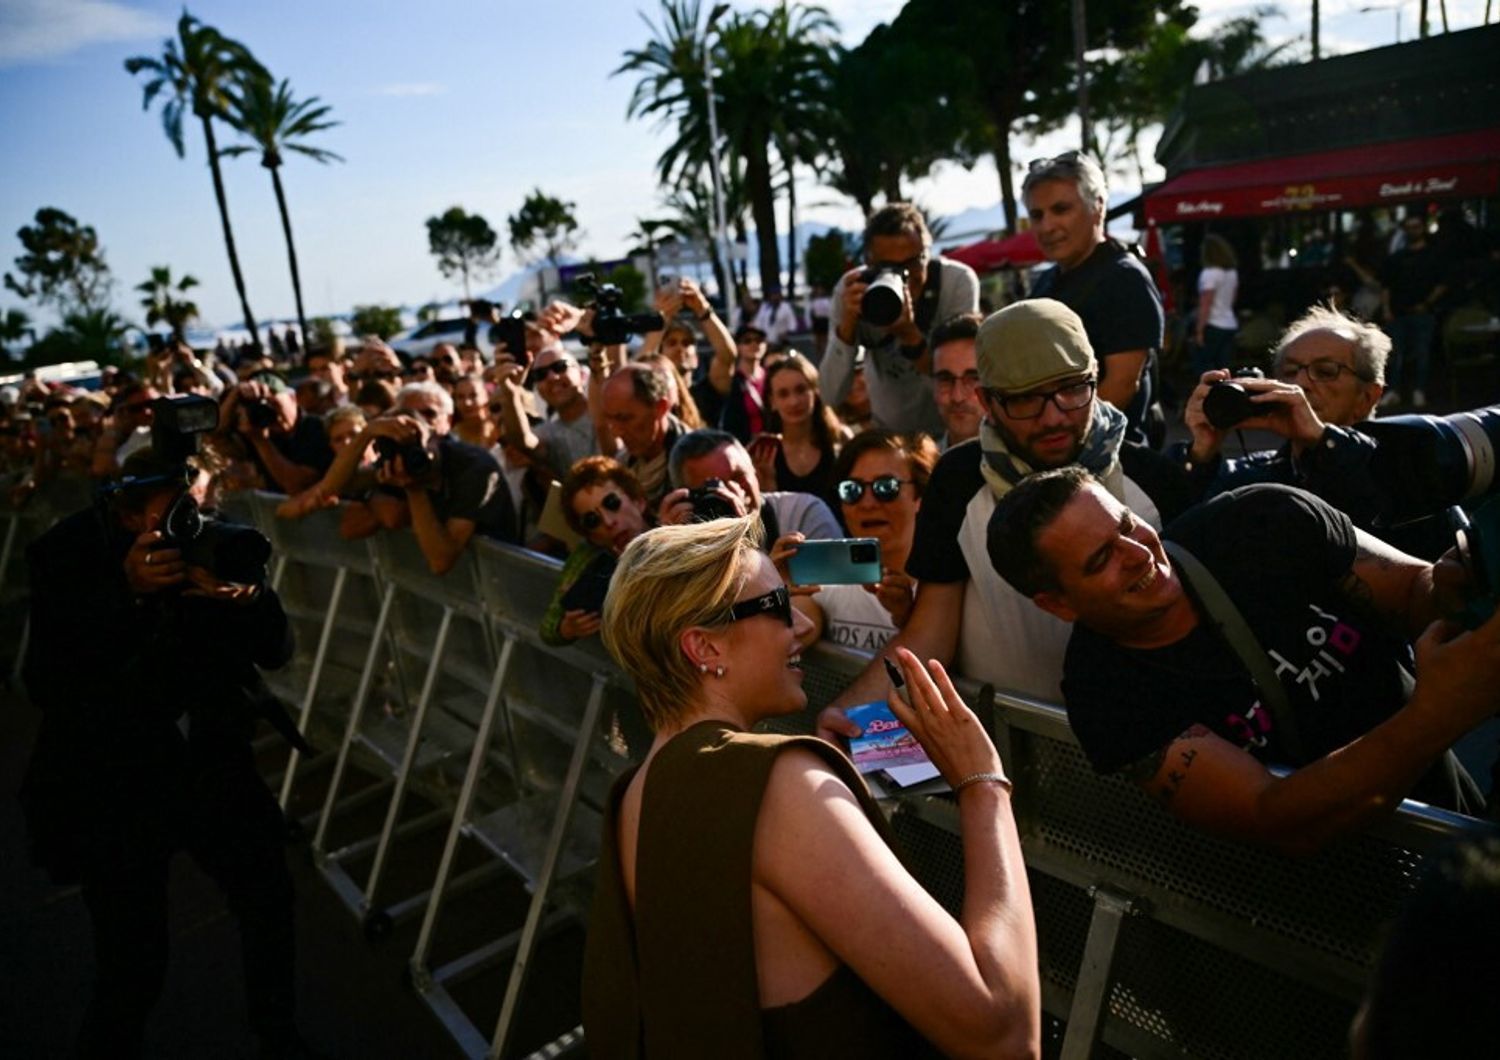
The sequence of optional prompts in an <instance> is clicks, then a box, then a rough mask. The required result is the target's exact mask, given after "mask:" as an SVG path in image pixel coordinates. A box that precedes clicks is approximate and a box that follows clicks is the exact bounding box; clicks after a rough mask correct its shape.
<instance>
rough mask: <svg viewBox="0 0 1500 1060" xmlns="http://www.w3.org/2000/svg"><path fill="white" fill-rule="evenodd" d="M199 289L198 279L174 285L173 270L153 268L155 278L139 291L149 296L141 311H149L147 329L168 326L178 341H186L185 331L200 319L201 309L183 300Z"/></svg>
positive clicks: (162, 267) (143, 285) (137, 288)
mask: <svg viewBox="0 0 1500 1060" xmlns="http://www.w3.org/2000/svg"><path fill="white" fill-rule="evenodd" d="M197 286H198V281H197V279H195V278H194V277H192V276H188V275H184V276H183V277H182V279H180V280H178V281H177V282H176V283H173V282H172V269H171V268H170V267H169V266H167V265H156V266H153V267H152V269H151V277H150V278H149V279H148V280H146V282H145V283H140V284H137V285H136V288H135V289H136V290H137V291H139V292H140V293H141V294H143V295H145V296H146V297H144V298H142V299H141V308H142V309H144V310H145V311H146V326H147V327H148V328H150V327H155V326H156V325H157V324H165V325H167V327H169V328H171V329H172V335H173V336H174V337H176V338H179V339H180V338H182V329H183V328H185V327H187V325H188V322H189V321H191V320H193V319H195V318H196V317H197V316H198V306H197V305H196V304H195V303H194V302H192V301H190V300H189V299H188V298H186V297H179V296H185V295H186V294H187V293H188V291H190V290H191V289H192V288H194V287H197Z"/></svg>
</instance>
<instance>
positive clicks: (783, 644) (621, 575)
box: [583, 516, 1041, 1060]
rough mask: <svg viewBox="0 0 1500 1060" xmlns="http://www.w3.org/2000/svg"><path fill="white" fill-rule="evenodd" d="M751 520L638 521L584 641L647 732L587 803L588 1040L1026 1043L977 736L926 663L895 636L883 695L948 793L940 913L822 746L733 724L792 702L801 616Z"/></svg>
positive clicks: (992, 1046) (922, 1045)
mask: <svg viewBox="0 0 1500 1060" xmlns="http://www.w3.org/2000/svg"><path fill="white" fill-rule="evenodd" d="M760 534H761V526H760V520H759V519H757V518H755V517H754V516H750V517H747V518H744V519H732V520H731V519H721V520H716V521H714V522H712V523H690V524H686V525H681V526H663V527H658V528H657V529H655V530H650V531H647V532H646V533H645V534H642V535H641V536H640V537H638V538H636V539H635V540H634V541H633V542H631V544H630V546H629V547H628V548H627V549H626V550H625V552H624V554H623V555H622V556H621V557H620V564H619V568H618V569H617V571H616V572H615V581H614V585H613V587H612V589H611V592H610V595H609V599H608V601H607V602H606V603H605V606H604V626H603V637H604V644H605V646H606V647H607V648H608V649H609V651H610V653H611V654H612V655H613V656H614V657H615V659H616V661H617V662H618V663H619V664H620V666H621V668H622V669H624V670H625V671H626V673H628V674H629V675H630V677H631V678H632V679H633V680H634V682H635V690H636V697H637V701H638V702H639V704H640V709H641V713H642V714H643V715H644V716H645V720H646V722H647V724H648V725H650V727H651V729H652V731H653V733H654V738H653V740H652V743H651V747H650V749H649V751H648V752H647V754H646V757H645V760H644V761H643V762H642V763H641V765H640V766H639V767H637V768H635V769H632V770H631V771H630V772H629V773H627V774H626V775H624V776H622V777H621V778H620V780H619V781H618V782H617V783H616V785H615V787H614V789H613V791H612V792H611V793H610V797H609V799H608V802H607V806H606V811H605V824H604V835H603V843H602V847H601V850H600V857H599V878H598V881H597V883H596V886H595V889H594V905H593V911H592V915H591V917H590V923H589V930H588V938H587V943H586V949H585V954H584V976H583V1024H584V1030H585V1033H586V1034H587V1036H588V1041H589V1050H590V1052H591V1053H593V1055H595V1056H598V1057H624V1056H653V1057H680V1056H706V1055H719V1054H720V1053H724V1052H732V1053H733V1055H734V1056H737V1057H752V1056H817V1057H856V1056H857V1057H864V1058H877V1060H878V1058H885V1057H903V1058H905V1057H927V1056H933V1055H937V1054H939V1053H941V1054H946V1055H953V1056H1006V1057H1010V1056H1032V1055H1037V1054H1039V1052H1040V1023H1041V1004H1040V993H1041V991H1040V983H1039V979H1038V974H1037V952H1036V933H1035V929H1034V926H1033V919H1032V914H1031V905H1030V895H1029V891H1028V889H1027V883H1026V872H1025V867H1024V865H1023V864H1022V860H1021V848H1020V842H1019V840H1018V838H1017V835H1016V829H1015V822H1014V819H1013V817H1012V815H1011V810H1010V792H1009V787H1010V785H1009V781H1008V780H1006V778H1005V776H1004V773H1003V771H1002V766H1001V763H1000V758H999V756H998V755H997V754H996V753H995V749H994V746H993V745H992V744H991V743H990V739H989V736H988V735H987V734H986V732H985V729H984V727H983V726H982V725H981V724H979V722H978V719H976V718H975V717H974V714H973V713H972V712H971V711H970V710H969V708H968V707H967V706H966V705H965V704H964V702H963V700H962V699H960V698H959V696H958V695H957V693H956V692H955V691H954V689H953V686H952V683H951V682H950V681H949V680H948V677H947V675H946V674H945V673H944V672H943V669H942V667H941V666H939V665H938V664H937V663H932V664H930V668H929V667H924V666H922V665H921V664H920V663H919V662H918V661H917V659H916V658H915V657H914V656H913V655H911V653H909V652H905V651H902V652H899V653H898V657H897V659H896V662H898V663H899V665H900V670H899V674H900V682H899V684H900V687H901V688H902V689H904V691H903V692H901V693H899V694H898V692H897V691H896V689H894V688H893V689H892V690H891V693H890V696H891V699H892V701H893V704H892V705H893V710H894V711H895V712H896V714H897V716H898V717H899V718H900V719H901V720H902V721H903V722H905V723H906V724H907V725H908V726H909V727H910V728H911V730H912V731H913V732H914V733H915V734H916V735H917V737H918V738H919V739H920V740H921V741H922V743H923V745H924V746H925V747H926V748H927V751H928V753H929V755H931V757H932V759H933V761H934V763H935V764H936V765H937V766H938V768H939V769H940V770H941V772H942V773H943V776H944V777H945V778H947V779H948V781H949V782H950V784H952V785H953V787H954V788H955V789H956V790H957V792H958V795H957V800H958V815H959V821H960V832H961V836H962V840H963V857H964V866H965V893H964V913H963V917H962V918H961V919H955V918H954V917H953V916H952V915H950V914H949V913H948V912H947V911H946V910H945V909H943V907H942V906H941V905H939V904H938V902H937V901H936V900H935V899H934V898H933V897H932V896H931V895H929V894H928V893H927V892H926V891H925V890H923V888H922V886H921V885H920V884H919V883H918V882H917V881H916V880H915V879H913V878H912V876H911V875H910V874H909V873H908V872H907V870H906V868H905V867H904V866H903V865H902V863H901V861H900V860H899V858H898V857H897V855H896V854H895V852H894V851H893V849H892V845H891V838H890V832H889V830H888V828H887V827H886V824H885V820H884V818H883V817H882V815H881V813H880V810H879V809H878V807H877V806H876V804H875V802H874V800H873V799H872V798H871V797H870V794H869V791H868V789H867V788H866V786H865V783H864V781H863V780H862V779H861V777H860V776H859V774H858V773H856V772H855V771H854V768H853V766H852V765H851V764H850V762H849V760H848V759H847V758H845V757H844V754H843V752H842V751H840V750H839V749H838V748H835V747H834V746H833V745H832V744H827V743H824V742H822V741H820V740H817V739H814V738H812V737H807V736H772V735H757V734H753V733H752V732H751V731H750V730H751V729H752V727H753V726H755V725H756V724H757V723H759V722H762V721H765V720H767V719H770V718H774V717H777V716H782V715H788V714H795V713H797V712H799V711H802V710H804V709H805V708H806V705H807V696H806V694H805V693H804V692H803V689H802V660H801V649H800V647H799V642H798V634H799V633H801V632H803V629H804V627H805V625H806V619H804V618H803V617H801V615H800V614H799V613H798V612H796V611H794V610H792V608H791V605H790V601H789V598H788V595H787V588H786V586H785V585H784V584H782V581H781V578H780V576H779V575H778V574H777V573H776V568H775V567H774V566H773V565H772V563H771V560H770V558H769V557H768V556H766V555H765V554H764V553H762V552H761V550H760V547H759V546H760ZM901 696H905V697H906V698H904V699H902V698H900V697H901Z"/></svg>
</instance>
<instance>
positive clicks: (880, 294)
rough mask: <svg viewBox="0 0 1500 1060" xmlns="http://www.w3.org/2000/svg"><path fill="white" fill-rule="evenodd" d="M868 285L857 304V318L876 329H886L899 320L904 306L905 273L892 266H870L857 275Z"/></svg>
mask: <svg viewBox="0 0 1500 1060" xmlns="http://www.w3.org/2000/svg"><path fill="white" fill-rule="evenodd" d="M859 279H860V282H861V283H865V284H868V285H869V286H867V287H866V288H865V293H864V295H863V297H861V298H860V302H859V317H860V319H861V320H864V321H867V322H868V323H870V324H872V325H874V326H875V327H877V328H888V327H890V326H891V325H893V324H894V323H896V321H898V320H900V319H901V308H902V306H904V305H905V304H906V273H905V272H904V271H903V270H901V269H898V268H896V267H895V266H892V265H872V266H870V267H869V268H867V269H865V270H864V271H863V272H861V273H860V274H859Z"/></svg>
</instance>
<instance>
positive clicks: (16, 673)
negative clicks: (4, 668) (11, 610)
mask: <svg viewBox="0 0 1500 1060" xmlns="http://www.w3.org/2000/svg"><path fill="white" fill-rule="evenodd" d="M30 644H31V615H30V613H29V612H28V613H27V615H26V617H25V618H23V619H21V636H20V637H19V638H18V641H17V644H16V661H15V662H13V663H11V666H10V686H11V687H12V688H19V687H20V685H21V670H22V668H23V667H24V666H25V665H26V649H27V648H28V647H29V646H30Z"/></svg>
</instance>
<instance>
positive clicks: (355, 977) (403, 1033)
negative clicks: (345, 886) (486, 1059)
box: [0, 694, 582, 1060]
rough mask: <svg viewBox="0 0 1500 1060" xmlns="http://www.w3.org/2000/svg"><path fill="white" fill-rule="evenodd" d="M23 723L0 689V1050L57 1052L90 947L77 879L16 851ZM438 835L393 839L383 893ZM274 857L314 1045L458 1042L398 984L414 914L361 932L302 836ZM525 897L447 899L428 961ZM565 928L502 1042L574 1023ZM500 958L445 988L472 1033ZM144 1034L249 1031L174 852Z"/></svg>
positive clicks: (419, 879)
mask: <svg viewBox="0 0 1500 1060" xmlns="http://www.w3.org/2000/svg"><path fill="white" fill-rule="evenodd" d="M34 726H35V712H34V711H33V710H32V708H31V707H30V706H29V704H27V703H26V702H25V700H24V699H23V698H21V697H20V696H18V695H15V694H6V695H3V696H0V1057H16V1058H26V1060H49V1058H53V1057H57V1058H61V1057H65V1056H67V1055H68V1050H69V1047H70V1043H71V1041H72V1039H73V1036H74V1034H75V1033H76V1031H77V1028H78V1025H79V1021H80V1019H81V1017H82V1014H83V1010H84V1006H85V1005H86V1003H87V999H88V996H89V990H90V981H91V978H92V974H93V956H92V950H91V945H90V940H89V930H88V918H87V914H86V912H85V910H84V906H83V902H82V900H81V899H80V898H79V895H78V892H77V891H76V890H73V889H63V888H56V887H52V886H50V885H49V884H48V883H47V881H46V879H45V878H44V877H43V876H41V875H40V874H39V873H37V872H35V871H34V870H33V869H31V868H30V866H29V864H28V862H27V859H26V856H25V848H24V833H23V828H22V822H21V818H20V813H19V810H18V808H17V806H16V802H15V799H14V797H13V796H14V793H15V790H16V788H17V786H18V785H19V783H20V778H21V775H22V772H23V770H24V767H25V762H26V759H27V755H28V753H29V746H30V740H31V735H32V732H33V731H34ZM311 794H312V796H313V797H317V793H316V792H315V791H313V792H312V793H311ZM365 823H367V822H351V824H350V827H351V828H356V827H361V826H362V825H363V824H365ZM440 844H441V835H440V834H439V835H437V836H435V837H434V838H433V840H431V841H430V842H427V843H422V842H413V843H412V844H411V845H410V846H409V847H407V848H405V849H404V850H403V854H402V857H401V858H400V859H398V862H397V864H396V865H395V866H394V871H393V874H392V877H391V891H390V893H392V894H394V895H396V896H400V895H401V894H405V893H410V892H409V891H408V890H407V888H410V889H411V890H413V891H414V890H416V889H419V888H420V887H422V886H425V885H426V883H430V880H431V866H432V865H433V864H435V857H436V850H437V848H438V846H440ZM288 859H289V862H290V864H291V865H292V867H293V873H294V876H295V878H296V882H297V917H298V925H297V926H298V947H299V950H298V956H299V969H298V984H297V987H298V1005H299V1011H300V1016H299V1019H300V1022H301V1024H302V1027H303V1032H304V1035H305V1036H306V1037H307V1039H308V1040H309V1042H310V1043H311V1044H313V1045H314V1046H315V1047H316V1048H317V1049H319V1050H321V1051H323V1052H325V1053H326V1054H327V1055H329V1056H333V1057H348V1058H355V1057H358V1058H360V1060H380V1058H391V1060H398V1058H399V1060H410V1058H413V1057H432V1058H445V1057H457V1056H459V1055H460V1054H459V1052H458V1050H457V1048H456V1047H455V1046H454V1044H453V1041H452V1039H450V1038H449V1037H448V1035H447V1034H446V1032H445V1031H444V1030H443V1029H442V1027H441V1026H440V1025H439V1023H438V1022H437V1020H436V1019H435V1018H434V1017H433V1015H432V1014H431V1012H430V1011H429V1010H428V1009H427V1007H426V1006H425V1005H424V1004H423V1003H422V1002H421V1000H420V999H419V998H418V997H417V995H416V994H415V993H414V992H413V991H412V990H411V989H410V988H409V987H408V986H407V985H406V980H405V965H406V955H407V954H409V953H410V952H411V950H412V948H413V944H414V942H415V938H416V932H417V925H416V923H415V922H409V923H406V924H403V925H401V926H399V927H398V928H397V929H396V930H395V931H394V932H393V933H392V934H391V935H390V936H389V937H387V938H385V939H382V940H380V941H379V942H375V943H371V942H367V941H366V940H365V938H364V936H363V934H362V932H361V931H360V929H359V925H358V924H357V923H356V922H355V920H354V918H353V916H352V915H350V913H349V912H348V911H347V910H346V909H345V907H344V906H343V905H342V904H341V903H340V902H339V901H338V899H337V898H335V897H334V895H333V892H332V891H331V890H330V889H329V888H328V886H327V884H326V883H325V882H324V881H323V879H322V877H321V876H320V875H319V874H318V873H317V871H316V870H315V869H314V868H313V867H312V864H311V861H310V859H309V858H308V856H307V854H306V851H305V849H303V848H300V847H290V848H289V849H288ZM424 875H425V879H424ZM526 900H527V897H526V894H525V892H524V891H523V890H522V889H521V887H520V886H519V885H518V884H516V883H514V882H511V881H507V880H501V881H500V882H497V883H494V884H490V885H487V886H485V887H482V888H480V889H478V890H476V891H474V892H472V893H471V894H468V895H464V896H462V897H460V898H458V899H455V900H454V901H453V902H452V903H450V905H449V907H448V913H447V914H446V915H445V917H444V919H443V921H442V926H443V930H442V931H441V932H440V934H439V938H438V944H437V956H438V961H439V962H441V961H442V960H445V959H451V958H452V957H453V956H456V955H457V954H459V953H462V952H464V951H465V950H468V949H471V948H473V947H475V946H477V945H479V944H480V943H482V942H485V941H487V940H489V939H491V938H493V937H496V936H497V935H499V934H501V933H503V932H504V931H506V930H510V929H513V928H515V927H517V926H518V925H519V924H520V922H521V920H522V919H523V918H524V915H525V908H526ZM581 939H582V936H581V933H580V931H579V930H578V929H576V928H573V929H567V930H564V931H563V932H562V933H560V934H559V935H558V936H555V937H553V938H552V939H550V940H549V942H548V945H547V947H546V948H545V949H544V950H543V951H542V953H541V954H540V955H539V957H538V963H537V965H536V970H535V971H534V973H533V975H532V977H531V985H530V987H529V989H528V991H527V994H526V998H527V1001H526V1004H525V1006H524V1008H523V1020H522V1024H521V1026H520V1028H519V1030H518V1033H517V1042H516V1044H517V1046H518V1050H519V1051H518V1053H517V1055H519V1054H520V1053H521V1052H525V1051H529V1050H531V1049H533V1048H537V1047H539V1046H540V1045H541V1044H543V1043H545V1042H547V1041H550V1040H551V1039H553V1038H554V1037H556V1036H558V1035H560V1034H562V1033H563V1032H564V1031H566V1030H568V1029H570V1028H571V1027H573V1026H574V1025H576V1023H577V1021H578V1009H577V1006H578V991H577V983H578V978H579V969H580V959H581V948H582V945H581ZM507 972H508V969H506V968H500V969H497V970H495V971H492V972H489V973H486V974H484V975H481V976H479V977H476V978H475V979H473V980H472V981H470V982H467V983H464V984H462V985H461V986H460V987H459V988H457V989H456V991H455V993H456V995H457V997H458V999H459V1001H460V1002H461V1003H462V1004H463V1005H464V1007H465V1009H466V1011H467V1012H468V1013H469V1014H470V1016H471V1018H473V1019H474V1020H475V1022H476V1023H477V1025H478V1026H480V1027H482V1028H485V1029H486V1034H488V1031H489V1029H491V1028H493V1026H494V1023H495V1020H496V1017H497V1015H498V1013H499V1007H500V998H501V997H502V995H503V992H504V989H505V977H506V974H507ZM148 1040H149V1047H148V1052H149V1055H150V1056H152V1057H162V1058H182V1060H189V1058H191V1060H220V1058H223V1060H231V1058H238V1057H247V1056H253V1055H254V1039H253V1036H251V1035H250V1034H249V1032H248V1031H247V1030H246V1027H245V1020H244V1002H243V991H242V979H241V974H240V968H239V945H238V937H237V930H236V928H235V924H234V921H233V919H232V918H231V917H230V916H229V914H228V912H227V910H226V909H225V906H224V902H223V900H222V898H221V896H220V894H219V892H218V891H217V889H216V888H215V887H214V886H213V884H212V883H211V882H210V881H209V880H208V879H207V878H206V877H205V876H203V875H202V874H201V873H200V872H198V870H197V869H196V867H195V866H194V865H192V863H191V862H190V861H188V860H187V859H186V858H179V859H178V861H177V863H176V866H175V870H174V873H173V877H172V961H171V967H170V969H169V972H168V978H167V985H166V991H165V994H164V996H163V998H162V1001H161V1004H160V1005H159V1006H158V1008H157V1010H156V1012H155V1014H154V1015H153V1017H152V1021H151V1025H150V1030H149V1038H148Z"/></svg>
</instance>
